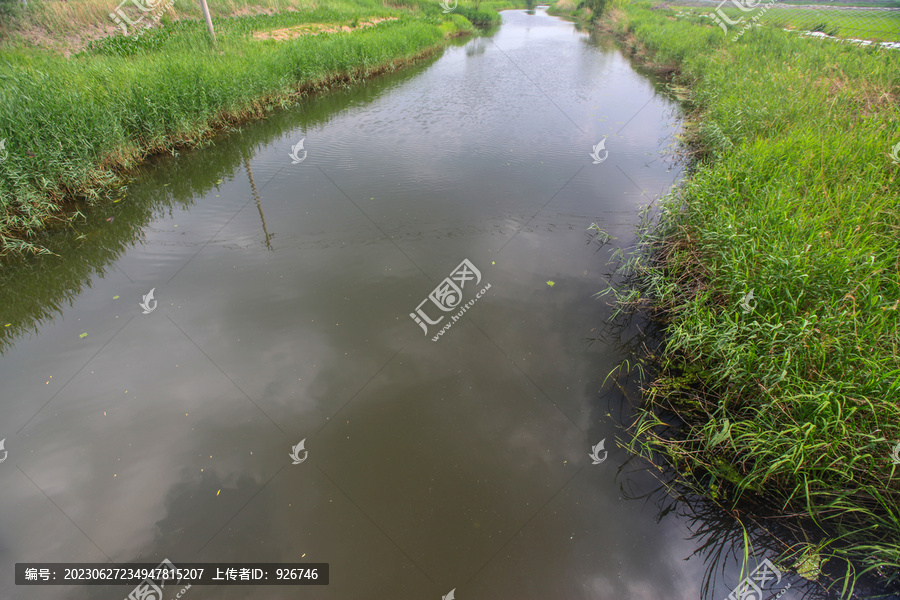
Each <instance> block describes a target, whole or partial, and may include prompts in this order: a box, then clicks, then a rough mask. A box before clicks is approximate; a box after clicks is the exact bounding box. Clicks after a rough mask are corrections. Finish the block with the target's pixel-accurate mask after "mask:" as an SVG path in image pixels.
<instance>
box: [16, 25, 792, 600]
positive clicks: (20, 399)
mask: <svg viewBox="0 0 900 600" xmlns="http://www.w3.org/2000/svg"><path fill="white" fill-rule="evenodd" d="M503 17H504V20H503V25H502V26H501V27H500V28H499V29H498V30H497V31H496V32H494V33H492V34H491V35H490V36H487V37H483V38H478V39H472V40H469V41H467V42H465V43H464V44H461V45H458V46H453V47H449V48H448V49H447V50H446V51H445V52H443V54H442V55H441V56H440V57H438V58H435V59H432V60H429V61H427V62H424V63H421V64H419V65H417V66H415V67H413V68H411V69H408V70H405V71H403V72H402V73H396V74H392V75H389V76H385V77H380V78H377V79H375V80H372V81H369V82H367V83H365V84H361V85H357V86H352V87H349V88H347V89H344V90H340V91H335V92H332V93H329V94H325V95H322V96H318V97H316V98H311V99H309V100H307V101H305V102H304V103H302V104H301V105H300V106H298V107H296V108H295V109H293V110H290V111H286V112H280V113H277V114H275V115H272V116H271V117H270V118H268V119H266V120H265V121H262V122H259V123H255V124H251V125H248V126H245V127H243V128H242V129H241V130H240V131H233V132H230V133H226V134H223V135H222V136H220V137H219V138H217V139H216V140H215V141H214V143H213V144H212V145H211V146H209V147H207V148H203V149H198V150H194V151H191V152H184V153H182V154H181V155H179V156H176V157H169V158H164V159H162V158H161V159H158V160H156V161H154V162H152V163H151V164H149V165H147V166H146V168H145V169H144V172H143V173H142V175H141V176H140V177H138V179H137V180H136V181H135V182H133V183H132V184H131V185H130V186H129V188H128V189H127V191H126V192H125V193H124V194H123V196H122V198H121V200H119V201H117V202H115V203H111V204H109V205H108V206H104V207H102V208H99V209H97V210H95V211H93V212H91V213H90V214H89V216H88V217H87V222H86V223H84V224H82V225H79V226H77V227H75V228H74V229H71V230H64V231H59V232H56V233H55V234H54V235H53V237H52V239H49V240H47V242H46V243H48V244H49V245H50V246H51V247H52V248H54V249H55V251H57V253H58V254H60V256H59V257H55V258H54V257H51V258H42V259H40V260H35V261H31V262H30V263H28V264H26V265H22V266H18V267H15V268H10V269H6V270H5V273H4V275H3V277H4V282H3V290H4V291H3V292H2V293H3V302H2V303H0V305H2V309H0V310H2V313H3V314H0V318H2V320H3V325H6V324H7V323H8V324H9V326H8V327H5V328H4V329H3V332H2V335H3V337H2V340H0V344H2V345H0V350H2V351H3V354H2V358H0V381H2V388H0V389H2V396H3V401H2V404H0V424H2V431H0V438H2V437H5V438H6V439H7V441H6V448H7V450H8V451H9V458H8V460H7V461H5V462H4V463H3V464H0V489H2V494H0V562H2V569H0V597H3V598H16V599H18V598H28V599H32V598H51V599H57V598H66V599H69V598H91V599H93V598H98V599H107V598H110V599H112V598H122V597H124V596H125V595H126V594H127V591H128V590H124V592H123V589H122V588H107V587H43V588H23V587H21V586H20V587H16V586H15V585H14V584H13V573H12V565H13V564H14V563H15V562H26V561H56V562H65V561H78V562H107V561H116V562H128V561H142V562H157V561H160V560H162V559H163V558H169V559H170V560H171V561H173V562H174V563H176V564H177V563H179V562H239V561H248V562H296V561H301V560H302V561H311V562H327V563H329V564H330V565H331V583H330V585H329V586H327V587H304V588H285V587H265V588H259V587H231V588H225V587H198V586H195V587H193V588H191V589H190V590H189V591H188V592H187V594H186V595H185V597H189V598H191V599H196V600H201V599H206V598H209V599H212V598H216V599H226V598H228V599H231V598H234V599H244V598H266V599H280V598H316V599H318V598H334V599H341V600H349V599H356V598H368V599H379V598H402V599H407V598H410V599H411V598H433V599H435V600H437V599H438V598H441V597H442V596H443V595H446V594H448V593H449V592H450V591H451V590H455V597H456V598H459V599H460V600H466V599H470V598H471V599H474V598H482V599H492V600H499V599H517V600H523V599H531V598H534V599H537V598H543V599H545V598H566V599H576V598H585V599H587V598H591V599H610V600H613V599H616V600H658V599H661V598H667V599H691V600H693V599H696V598H700V597H705V596H708V597H710V598H712V597H716V598H718V597H722V598H724V597H726V596H727V595H728V593H729V592H730V590H731V587H733V586H734V584H736V583H737V580H738V578H739V576H738V574H737V571H736V570H735V569H734V567H733V565H732V566H730V567H729V570H728V571H727V573H726V575H725V576H724V577H720V581H719V582H717V583H716V584H714V586H713V588H712V589H705V588H704V580H705V571H706V569H707V565H706V560H705V559H704V558H703V556H702V554H701V555H699V556H696V557H694V558H691V559H690V560H686V559H688V558H689V557H691V555H692V553H694V552H695V551H697V550H698V548H699V547H700V545H701V542H700V541H698V540H697V539H691V538H690V534H691V531H692V530H691V524H692V520H691V518H689V517H686V516H684V515H683V514H682V516H678V514H679V513H678V512H677V511H676V512H672V513H671V514H669V515H668V516H667V517H666V518H662V517H661V516H660V506H659V502H660V497H659V496H657V502H646V501H643V500H634V499H632V497H634V496H640V495H641V494H644V493H648V492H650V491H652V490H653V489H654V488H655V487H657V486H658V483H657V482H656V480H655V479H653V478H652V477H649V476H648V475H647V474H646V473H645V472H643V469H644V468H645V467H646V465H644V464H643V463H641V462H640V461H635V460H633V459H632V458H631V457H630V455H629V454H628V453H627V452H626V451H625V450H624V449H622V448H620V447H618V446H617V443H616V440H617V439H618V440H619V441H624V440H626V439H627V435H625V434H624V433H623V431H622V429H621V422H622V420H623V419H624V418H626V417H627V415H628V414H630V409H629V408H628V406H629V404H628V401H627V400H626V399H625V398H624V397H623V396H622V395H621V394H620V393H618V392H616V391H614V390H613V391H610V386H608V385H607V386H606V387H603V381H604V378H605V376H606V375H607V373H608V372H609V371H610V370H611V369H612V368H613V367H614V366H615V365H616V364H617V363H618V362H619V361H621V360H622V359H623V358H624V357H626V356H627V352H628V349H627V348H623V347H621V346H620V345H618V344H616V343H612V342H611V341H609V340H605V339H599V340H598V339H596V338H597V336H598V332H599V331H601V330H602V329H603V327H604V323H605V322H606V320H607V318H608V317H609V315H610V311H611V308H610V307H609V306H608V305H607V304H606V303H605V302H604V301H601V300H598V299H595V298H593V297H592V295H593V294H594V293H596V292H598V291H600V290H602V289H603V288H604V287H605V285H606V280H605V278H604V273H605V272H607V271H609V267H608V266H607V264H606V263H607V260H608V259H609V257H610V253H611V251H612V248H611V247H610V246H604V245H602V244H600V243H599V242H598V239H597V238H596V234H597V231H596V228H601V229H603V230H604V231H606V232H607V233H608V234H610V235H612V236H614V237H615V238H617V239H616V240H615V244H616V245H619V246H624V247H627V246H629V245H631V244H633V242H634V234H635V227H636V225H637V223H638V212H639V209H640V207H641V206H643V205H646V204H648V203H650V202H651V201H653V200H655V199H656V198H658V197H659V196H660V195H661V194H664V193H666V192H667V191H668V190H669V189H670V188H671V186H672V185H673V184H674V183H675V182H676V181H677V180H678V178H679V176H680V171H679V168H678V167H676V166H675V165H674V164H673V161H672V160H669V159H666V158H665V156H666V155H667V152H668V150H669V147H670V146H671V145H672V144H673V143H674V142H673V134H674V132H676V131H677V129H678V126H679V123H678V113H677V107H676V106H675V105H674V104H673V101H672V100H671V99H670V98H668V97H667V96H666V95H665V93H664V90H663V88H662V86H661V84H660V83H659V82H655V81H653V80H652V78H650V77H647V76H645V75H643V74H640V73H638V72H637V71H636V70H635V69H634V68H633V67H632V65H631V64H630V63H629V61H628V60H627V59H626V58H625V57H623V56H622V54H621V53H620V52H619V51H618V50H617V49H616V48H615V46H614V45H612V44H611V43H610V42H609V41H608V40H606V41H604V40H598V39H595V38H592V37H591V36H589V35H587V34H586V33H583V32H580V31H578V30H577V29H576V28H575V27H574V26H573V25H572V24H570V23H567V22H564V21H562V20H559V19H556V18H553V17H550V16H548V15H546V13H545V11H544V10H543V9H538V10H536V11H531V13H529V12H526V11H508V12H505V13H503ZM301 140H303V149H302V150H298V152H297V153H295V154H294V156H295V157H297V158H301V157H302V160H301V161H299V162H296V161H295V160H292V158H291V157H290V156H289V154H290V153H291V149H292V147H295V146H296V144H297V143H298V142H300V141H301ZM601 141H603V142H604V146H605V147H604V148H603V149H600V150H598V151H597V152H596V153H595V156H596V157H597V158H599V159H601V160H599V161H595V160H594V159H593V158H592V157H591V152H592V151H593V149H594V148H595V147H596V145H597V144H598V143H600V142H601ZM592 225H595V227H594V228H592ZM464 260H467V261H469V263H470V264H471V265H472V266H473V267H475V269H477V271H478V273H479V274H480V280H479V281H475V280H464V281H463V282H464V283H465V286H464V287H463V288H462V289H461V290H460V291H461V292H462V295H463V298H462V303H461V304H460V305H459V307H458V308H456V309H454V310H453V311H452V312H446V313H445V312H442V311H441V310H440V309H439V308H437V307H436V306H435V304H434V303H432V302H431V301H430V300H429V301H428V303H426V304H425V305H423V306H424V308H423V310H424V312H425V313H426V314H428V315H429V318H431V319H437V317H438V316H440V315H444V318H443V320H442V322H441V323H440V324H439V325H437V326H429V327H428V331H427V333H426V332H424V331H423V330H422V328H420V326H419V325H417V323H416V322H415V321H414V320H413V319H412V318H411V317H410V313H415V311H416V309H417V307H419V306H420V303H422V302H423V301H426V300H427V299H428V297H429V294H430V293H431V292H432V291H433V290H435V289H436V288H440V285H441V283H442V282H443V281H444V280H445V278H447V277H450V275H451V273H452V272H454V270H455V269H456V268H457V267H458V266H459V265H460V264H461V263H463V261H464ZM472 273H474V271H472ZM476 279H478V278H476ZM488 284H489V285H490V288H489V289H487V291H486V292H485V293H484V294H483V295H482V296H481V297H479V298H478V299H477V300H476V301H475V302H474V303H471V302H472V300H473V299H474V297H475V294H476V293H477V292H479V291H480V290H482V289H484V288H485V287H486V286H487V285H488ZM151 289H152V290H153V291H154V300H153V301H155V302H156V303H157V304H155V305H154V304H153V302H149V303H148V304H147V305H146V306H148V308H149V307H150V306H155V308H153V310H152V311H150V312H148V313H146V314H145V311H144V309H142V308H141V306H140V303H141V302H142V298H143V297H144V296H145V295H146V294H148V292H149V291H150V290H151ZM443 300H444V301H445V302H446V303H447V304H454V303H455V302H456V300H457V299H456V298H454V297H453V296H452V295H451V296H449V297H446V296H445V297H444V298H443ZM466 303H469V304H470V305H469V308H467V309H466V311H465V313H463V314H462V315H461V316H459V315H458V313H459V311H460V310H462V308H461V307H462V306H463V305H464V304H466ZM450 315H457V316H459V318H458V320H456V321H453V322H452V327H450V328H449V329H447V330H446V331H445V332H444V333H443V334H442V335H441V336H440V337H438V338H437V341H433V337H434V336H436V335H437V333H438V331H439V330H440V328H441V327H442V326H443V325H444V324H445V323H447V322H450V321H451V317H450ZM601 388H603V391H602V392H601ZM301 440H302V441H304V448H305V451H306V452H308V455H305V454H303V453H302V452H300V453H299V455H300V456H301V457H302V456H306V457H307V458H306V460H304V461H303V462H301V463H300V464H292V463H293V461H292V459H291V457H290V456H289V454H290V453H291V449H292V447H294V446H295V445H297V444H298V443H299V442H301ZM601 440H605V451H606V452H608V454H604V453H603V452H599V453H598V456H601V457H604V456H605V457H606V459H605V460H604V461H603V462H601V463H600V464H593V462H594V461H592V459H591V458H590V457H589V454H590V453H591V449H592V447H594V446H595V445H596V444H598V443H599V442H600V441H601ZM663 498H664V497H663ZM666 512H668V511H666ZM172 593H174V592H169V594H170V595H171V594H172ZM188 595H189V596H188ZM782 597H783V598H785V600H790V598H791V595H790V592H789V593H788V594H787V595H785V596H782ZM167 600H168V596H167Z"/></svg>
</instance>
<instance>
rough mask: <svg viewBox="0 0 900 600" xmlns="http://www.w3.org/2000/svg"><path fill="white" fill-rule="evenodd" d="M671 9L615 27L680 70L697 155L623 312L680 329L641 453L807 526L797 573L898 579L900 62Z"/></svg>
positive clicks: (668, 205)
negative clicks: (681, 16)
mask: <svg viewBox="0 0 900 600" xmlns="http://www.w3.org/2000/svg"><path fill="white" fill-rule="evenodd" d="M672 12H673V11H667V10H665V9H664V10H658V9H657V10H649V4H646V3H641V4H635V5H631V6H629V7H628V8H627V9H626V10H625V11H624V12H619V13H617V14H616V16H615V18H613V19H611V20H612V21H613V23H612V27H614V29H615V30H616V32H617V34H618V35H619V36H620V38H622V39H623V44H624V46H625V47H626V48H628V49H630V50H632V51H633V52H634V53H636V54H638V55H640V56H643V58H644V59H645V61H646V62H648V64H651V65H652V64H655V66H657V67H658V68H659V69H660V70H661V71H670V70H675V71H676V72H677V75H676V81H677V83H679V84H681V85H680V86H674V87H676V89H677V90H680V92H681V93H687V100H686V106H687V108H688V109H689V110H690V111H691V115H690V116H689V118H688V123H687V126H686V137H687V141H688V142H689V144H688V147H689V148H691V149H692V151H693V152H695V153H696V157H697V159H698V160H697V164H696V167H697V169H696V171H695V172H694V173H693V174H692V175H691V176H690V178H689V179H688V180H686V181H685V183H684V185H683V187H681V188H680V189H678V190H677V191H676V192H674V193H673V194H672V195H671V196H670V197H668V198H666V199H665V200H664V201H663V202H662V204H661V206H660V207H659V217H658V221H659V222H658V223H657V224H655V225H654V226H652V227H649V226H648V227H647V228H646V229H645V230H644V232H643V240H644V242H645V247H644V250H645V252H643V253H639V254H638V255H637V256H635V257H634V258H633V259H632V260H631V262H630V263H629V264H628V265H627V266H626V267H625V268H624V272H625V273H626V274H629V275H632V276H637V277H636V280H637V281H640V282H641V283H640V285H639V287H638V289H632V290H630V291H624V292H620V297H619V300H620V301H623V302H624V303H630V304H631V305H632V306H636V305H639V306H653V307H655V309H657V311H658V314H660V315H662V318H663V322H664V323H665V325H666V331H667V337H666V341H665V343H664V346H663V348H662V350H661V356H660V357H659V359H660V361H661V372H660V373H659V374H658V377H657V378H656V379H655V381H654V382H653V383H652V384H650V385H649V387H648V392H649V393H648V395H647V398H648V400H647V403H646V404H645V408H644V411H643V413H642V416H641V419H640V421H639V422H638V423H637V425H636V431H637V432H638V433H641V434H646V435H641V436H639V437H638V438H636V439H638V440H640V442H637V441H636V442H635V449H636V450H638V451H640V452H643V453H645V455H647V456H650V455H651V451H652V450H659V451H662V452H663V453H664V454H666V455H667V456H668V457H669V459H670V460H671V462H672V463H673V464H674V465H677V466H678V467H679V468H680V469H681V471H682V473H685V474H687V473H691V475H690V478H689V479H686V481H691V482H692V485H694V486H695V488H696V489H700V490H701V491H703V492H704V493H705V494H706V495H707V496H709V497H712V498H715V499H717V500H718V501H719V502H721V503H723V505H726V506H727V507H728V508H731V507H733V506H735V505H736V504H734V503H736V502H737V500H738V499H743V500H751V499H752V500H755V501H757V502H759V501H763V502H765V503H767V504H768V505H769V506H770V507H772V508H774V509H775V510H777V511H784V512H787V513H795V514H800V515H807V516H808V517H809V519H808V520H802V523H803V525H802V527H803V531H802V532H798V533H800V534H801V535H800V536H799V537H800V540H801V541H803V537H802V535H806V536H807V541H806V542H805V543H803V544H800V545H797V546H793V547H791V548H787V547H785V557H783V560H785V561H787V562H786V563H785V565H786V566H787V567H788V568H791V566H792V565H793V566H794V567H795V569H796V565H798V564H803V561H808V558H809V556H811V550H810V549H811V548H814V549H815V555H816V556H819V557H822V558H825V557H829V556H831V557H841V558H846V559H852V563H853V564H855V565H857V566H858V565H862V568H861V569H857V570H856V571H853V570H851V571H850V572H849V573H847V572H844V571H841V572H840V573H834V572H832V573H831V575H832V576H834V577H835V578H836V579H833V580H832V581H833V582H836V583H835V585H837V586H838V588H837V589H838V591H843V593H844V594H848V593H849V590H850V586H851V585H852V584H853V582H854V580H855V578H856V577H857V576H859V575H860V574H861V573H865V572H867V571H868V572H869V574H870V575H875V574H878V573H881V574H884V576H892V577H894V578H895V579H896V577H897V576H898V573H900V464H895V463H894V461H893V460H892V456H891V454H892V449H893V448H895V447H896V445H897V444H898V443H900V335H898V324H900V164H897V162H896V161H895V160H893V159H892V158H891V156H890V153H891V152H892V148H894V147H895V145H897V144H898V143H900V103H898V100H900V52H898V51H892V50H883V49H882V50H877V49H874V48H860V47H854V46H850V45H846V44H836V43H833V42H830V41H822V40H812V39H804V38H801V37H799V36H797V35H796V34H791V33H787V32H784V31H781V30H777V29H773V28H766V27H760V28H754V29H752V30H750V31H748V32H747V33H746V34H745V35H744V36H742V37H741V38H740V39H739V40H738V41H736V42H731V41H730V40H731V37H732V36H731V35H729V36H727V37H726V36H725V34H723V32H722V31H721V30H720V29H719V28H718V27H716V26H713V25H711V24H701V23H690V22H686V21H683V20H678V19H675V18H672ZM895 152H896V153H897V154H900V150H898V151H895ZM751 292H752V294H751ZM671 410H674V412H675V413H677V414H678V415H679V416H680V417H681V418H682V419H683V421H684V426H683V427H681V428H680V430H678V433H677V434H676V435H672V431H673V430H672V428H670V427H667V426H665V423H664V421H666V422H669V423H671V422H672V421H671V418H670V417H664V416H663V415H666V414H670V413H667V411H671ZM898 462H900V461H898ZM792 560H793V561H794V562H791V561H792ZM838 564H840V565H842V566H841V567H839V569H844V568H846V566H847V564H848V563H847V561H837V560H836V561H834V563H833V565H832V569H831V570H832V571H836V570H838V568H836V567H837V565H838ZM826 571H827V569H826ZM842 586H847V587H846V588H843V587H842Z"/></svg>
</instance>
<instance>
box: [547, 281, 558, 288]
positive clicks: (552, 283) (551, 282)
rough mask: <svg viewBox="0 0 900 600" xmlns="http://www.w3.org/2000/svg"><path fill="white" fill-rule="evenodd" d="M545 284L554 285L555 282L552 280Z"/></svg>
mask: <svg viewBox="0 0 900 600" xmlns="http://www.w3.org/2000/svg"><path fill="white" fill-rule="evenodd" d="M547 285H549V286H550V287H553V286H554V285H556V283H555V282H553V281H548V282H547Z"/></svg>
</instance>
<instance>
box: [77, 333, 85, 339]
mask: <svg viewBox="0 0 900 600" xmlns="http://www.w3.org/2000/svg"><path fill="white" fill-rule="evenodd" d="M78 337H82V338H83V337H87V332H84V333H82V334H81V335H79V336H78Z"/></svg>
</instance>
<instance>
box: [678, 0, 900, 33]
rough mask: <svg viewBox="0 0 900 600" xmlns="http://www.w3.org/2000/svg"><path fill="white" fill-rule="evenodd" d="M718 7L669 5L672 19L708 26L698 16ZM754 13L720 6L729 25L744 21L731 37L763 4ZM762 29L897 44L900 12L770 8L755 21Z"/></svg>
mask: <svg viewBox="0 0 900 600" xmlns="http://www.w3.org/2000/svg"><path fill="white" fill-rule="evenodd" d="M717 6H718V3H713V2H708V3H703V4H702V5H700V3H691V4H690V5H685V4H682V3H679V4H669V7H670V8H671V9H672V10H673V13H674V16H675V17H676V18H681V19H685V20H689V21H694V22H700V21H703V22H706V23H709V24H712V20H711V19H709V18H708V17H705V16H701V15H708V14H709V13H710V12H712V11H713V10H714V9H715V8H716V7H717ZM759 6H760V8H759V9H758V10H757V11H750V12H743V11H741V10H740V9H739V8H737V7H736V6H734V5H732V4H731V3H726V4H724V5H722V7H721V8H719V9H718V10H721V11H722V12H723V13H725V15H726V16H727V17H728V18H729V19H731V20H732V21H736V20H738V19H739V18H740V17H744V21H743V22H742V23H740V24H738V25H734V26H732V27H731V29H730V30H729V33H730V32H731V30H734V31H735V33H736V32H737V31H739V30H740V28H741V27H743V24H744V23H746V22H748V20H749V19H750V18H752V17H754V16H756V15H757V14H759V13H762V11H763V10H764V9H765V3H764V2H761V3H760V4H759ZM757 22H758V23H760V24H762V25H771V26H777V27H783V28H786V29H797V30H805V31H821V32H823V33H827V34H828V35H831V36H834V37H841V38H860V39H866V40H874V41H890V42H896V41H900V10H865V9H862V10H860V9H853V8H837V7H835V8H813V7H811V6H810V7H807V8H800V7H798V6H796V5H793V6H789V7H788V6H783V5H781V3H779V4H777V5H775V6H772V7H771V8H770V9H768V10H766V11H765V13H764V14H762V15H761V16H760V17H759V19H758V21H757Z"/></svg>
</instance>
